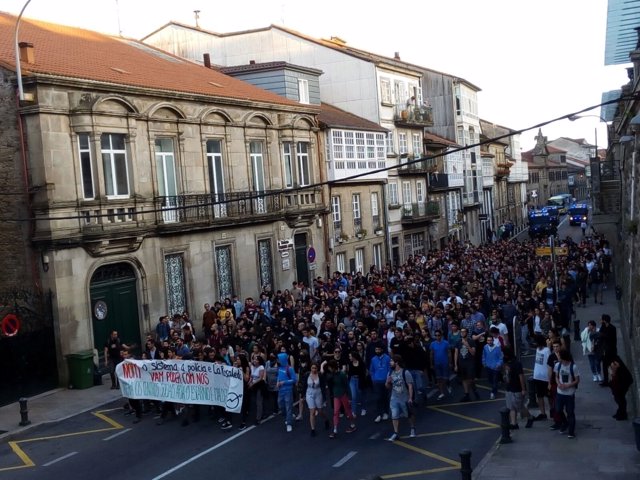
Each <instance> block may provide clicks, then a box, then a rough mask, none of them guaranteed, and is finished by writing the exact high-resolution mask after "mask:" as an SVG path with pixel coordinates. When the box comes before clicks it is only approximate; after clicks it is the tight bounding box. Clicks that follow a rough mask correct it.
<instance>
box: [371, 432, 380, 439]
mask: <svg viewBox="0 0 640 480" xmlns="http://www.w3.org/2000/svg"><path fill="white" fill-rule="evenodd" d="M378 438H380V432H378V433H374V434H373V435H371V436H370V437H369V440H377V439H378Z"/></svg>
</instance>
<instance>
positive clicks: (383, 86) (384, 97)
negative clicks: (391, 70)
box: [380, 78, 393, 105]
mask: <svg viewBox="0 0 640 480" xmlns="http://www.w3.org/2000/svg"><path fill="white" fill-rule="evenodd" d="M380 99H381V101H382V103H384V104H386V105H391V104H393V99H392V98H391V80H389V79H388V78H381V79H380Z"/></svg>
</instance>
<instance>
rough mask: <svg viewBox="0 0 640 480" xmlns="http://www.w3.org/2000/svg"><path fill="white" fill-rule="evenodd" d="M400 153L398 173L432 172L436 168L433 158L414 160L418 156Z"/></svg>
mask: <svg viewBox="0 0 640 480" xmlns="http://www.w3.org/2000/svg"><path fill="white" fill-rule="evenodd" d="M402 155H406V154H402ZM402 155H401V156H400V162H399V163H400V164H399V166H398V175H415V174H425V173H429V172H434V171H435V170H437V168H438V164H437V162H436V160H435V159H428V160H420V161H415V160H417V158H419V157H414V156H411V155H409V156H405V157H403V156H402Z"/></svg>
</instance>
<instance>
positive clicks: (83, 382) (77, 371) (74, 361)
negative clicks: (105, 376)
mask: <svg viewBox="0 0 640 480" xmlns="http://www.w3.org/2000/svg"><path fill="white" fill-rule="evenodd" d="M67 365H68V366H69V388H74V389H78V390H81V389H84V388H89V387H93V367H94V366H93V351H91V350H87V351H84V352H77V353H71V354H69V355H67Z"/></svg>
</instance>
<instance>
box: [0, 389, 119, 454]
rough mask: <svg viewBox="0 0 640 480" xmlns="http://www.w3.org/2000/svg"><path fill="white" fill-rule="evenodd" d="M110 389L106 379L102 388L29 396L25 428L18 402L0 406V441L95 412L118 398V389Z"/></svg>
mask: <svg viewBox="0 0 640 480" xmlns="http://www.w3.org/2000/svg"><path fill="white" fill-rule="evenodd" d="M105 378H107V377H105ZM110 386H111V382H109V381H108V379H107V381H106V382H105V384H104V385H99V386H96V387H91V388H87V389H84V390H69V389H66V388H58V389H55V390H51V391H49V392H45V393H41V394H40V395H36V396H34V397H31V398H29V399H28V403H27V408H28V410H29V420H30V421H31V424H30V425H28V426H24V427H21V426H20V421H21V416H20V404H19V403H18V402H16V403H12V404H9V405H5V406H4V407H0V441H2V440H4V439H6V438H8V437H10V436H14V435H16V434H19V433H23V432H24V431H26V430H28V429H30V428H33V427H34V426H37V425H42V424H45V423H49V422H56V421H59V420H64V419H66V418H69V417H71V416H73V415H77V414H78V413H82V412H86V411H88V410H94V409H97V408H100V407H101V406H102V405H105V404H107V403H110V402H112V401H114V400H117V399H119V398H120V399H121V398H122V394H121V393H120V390H111V389H110ZM123 403H124V402H123Z"/></svg>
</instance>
